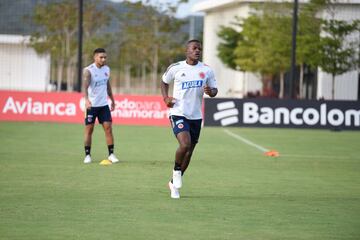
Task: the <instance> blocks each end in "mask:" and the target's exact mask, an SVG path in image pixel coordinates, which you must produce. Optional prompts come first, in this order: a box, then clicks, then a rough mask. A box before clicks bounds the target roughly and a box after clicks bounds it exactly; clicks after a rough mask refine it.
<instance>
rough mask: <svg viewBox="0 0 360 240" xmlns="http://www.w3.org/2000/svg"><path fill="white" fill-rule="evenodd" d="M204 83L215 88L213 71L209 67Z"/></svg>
mask: <svg viewBox="0 0 360 240" xmlns="http://www.w3.org/2000/svg"><path fill="white" fill-rule="evenodd" d="M206 85H208V86H209V87H211V88H217V83H216V79H215V75H214V72H213V71H212V70H211V69H210V70H209V72H208V78H207V79H206Z"/></svg>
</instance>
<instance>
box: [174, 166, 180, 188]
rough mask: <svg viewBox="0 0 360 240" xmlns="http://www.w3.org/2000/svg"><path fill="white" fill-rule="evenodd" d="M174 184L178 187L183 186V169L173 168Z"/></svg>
mask: <svg viewBox="0 0 360 240" xmlns="http://www.w3.org/2000/svg"><path fill="white" fill-rule="evenodd" d="M173 184H174V187H176V188H181V186H182V180H181V171H180V170H177V171H175V170H173Z"/></svg>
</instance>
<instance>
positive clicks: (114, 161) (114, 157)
mask: <svg viewBox="0 0 360 240" xmlns="http://www.w3.org/2000/svg"><path fill="white" fill-rule="evenodd" d="M108 159H109V160H110V161H111V162H112V163H117V162H119V159H118V158H117V157H116V156H115V154H113V153H112V154H110V155H109V156H108Z"/></svg>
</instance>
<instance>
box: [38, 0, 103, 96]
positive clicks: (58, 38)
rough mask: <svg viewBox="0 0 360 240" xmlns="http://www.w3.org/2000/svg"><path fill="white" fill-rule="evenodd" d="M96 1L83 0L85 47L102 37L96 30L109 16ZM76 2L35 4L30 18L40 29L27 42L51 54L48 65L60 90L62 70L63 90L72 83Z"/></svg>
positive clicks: (86, 48) (69, 88)
mask: <svg viewBox="0 0 360 240" xmlns="http://www.w3.org/2000/svg"><path fill="white" fill-rule="evenodd" d="M99 2H100V1H98V0H97V1H86V4H85V9H84V35H85V38H84V39H85V44H84V45H85V50H86V51H88V48H89V46H92V45H93V43H99V42H101V41H104V39H105V37H98V36H96V31H97V30H98V29H99V28H100V27H101V26H103V25H105V24H107V23H108V21H109V17H108V16H107V15H106V13H105V12H109V11H103V10H104V9H99V8H98V7H97V6H98V3H99ZM77 8H78V5H77V4H74V2H73V1H71V0H64V1H61V2H52V3H49V4H39V5H37V6H36V8H35V12H34V15H33V20H34V22H35V23H36V24H37V25H38V26H40V28H41V30H40V31H37V32H35V33H33V34H32V36H31V45H32V46H33V47H34V48H35V50H36V51H37V52H38V53H40V54H43V53H49V54H50V55H51V59H52V60H51V61H52V65H54V66H55V68H56V69H57V77H56V78H57V90H58V91H60V89H61V84H62V80H63V75H64V73H66V75H65V76H66V83H67V90H68V91H71V90H72V89H73V86H74V78H75V74H74V66H75V64H76V51H77V31H78V29H77V20H78V9H77Z"/></svg>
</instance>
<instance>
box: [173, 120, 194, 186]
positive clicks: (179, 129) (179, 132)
mask: <svg viewBox="0 0 360 240" xmlns="http://www.w3.org/2000/svg"><path fill="white" fill-rule="evenodd" d="M170 121H171V126H172V129H173V132H174V135H175V136H176V139H177V141H178V143H179V145H178V148H177V149H176V152H175V164H174V169H173V178H172V183H173V185H174V187H175V188H180V187H181V186H182V181H181V175H182V174H181V164H182V163H183V161H184V157H185V154H186V153H187V152H188V151H189V148H190V146H191V137H190V132H189V124H188V122H187V119H186V118H184V117H181V116H171V117H170Z"/></svg>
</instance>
